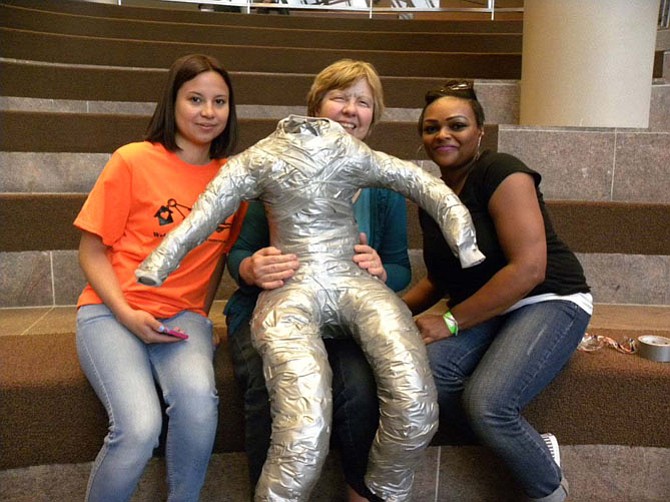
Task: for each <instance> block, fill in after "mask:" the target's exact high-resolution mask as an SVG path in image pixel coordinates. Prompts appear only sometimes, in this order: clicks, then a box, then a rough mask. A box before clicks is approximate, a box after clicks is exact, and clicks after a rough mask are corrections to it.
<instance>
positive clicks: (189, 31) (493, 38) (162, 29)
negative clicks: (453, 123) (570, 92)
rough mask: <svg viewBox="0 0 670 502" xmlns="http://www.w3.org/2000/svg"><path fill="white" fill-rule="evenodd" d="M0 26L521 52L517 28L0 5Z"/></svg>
mask: <svg viewBox="0 0 670 502" xmlns="http://www.w3.org/2000/svg"><path fill="white" fill-rule="evenodd" d="M0 19H1V20H2V21H1V22H0V23H1V25H2V26H4V27H8V28H14V29H19V30H28V31H33V32H40V33H51V34H61V35H72V36H91V37H96V38H108V39H128V40H130V39H132V40H144V41H163V42H180V43H191V44H196V43H199V44H206V45H229V46H264V47H268V46H269V47H303V48H305V47H306V48H310V49H352V50H383V51H434V52H475V53H477V52H483V53H487V52H493V53H495V52H502V53H506V52H516V53H518V52H521V50H522V46H521V36H522V35H521V33H453V34H452V33H448V32H445V31H441V32H424V33H422V32H418V31H414V32H402V31H387V32H384V31H369V30H367V29H366V28H365V27H361V28H359V29H352V28H350V27H347V29H345V30H341V31H334V30H314V29H307V28H301V29H286V28H271V27H267V26H258V27H256V26H236V25H228V26H221V25H202V24H192V23H179V22H162V21H149V20H139V19H110V18H105V17H86V16H80V15H73V14H63V13H49V12H41V13H39V14H38V15H37V14H36V12H35V11H34V10H31V9H24V8H16V7H14V6H9V5H2V4H0Z"/></svg>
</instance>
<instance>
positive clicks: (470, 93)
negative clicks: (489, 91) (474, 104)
mask: <svg viewBox="0 0 670 502" xmlns="http://www.w3.org/2000/svg"><path fill="white" fill-rule="evenodd" d="M445 96H454V97H457V98H466V99H474V100H476V99H477V94H475V86H474V82H473V81H472V80H449V81H447V82H446V83H445V84H444V85H443V86H442V87H440V88H439V89H433V90H430V91H428V92H427V93H426V103H427V104H428V103H432V102H433V101H435V100H436V99H437V98H443V97H445Z"/></svg>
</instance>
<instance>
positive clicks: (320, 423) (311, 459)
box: [251, 288, 332, 501]
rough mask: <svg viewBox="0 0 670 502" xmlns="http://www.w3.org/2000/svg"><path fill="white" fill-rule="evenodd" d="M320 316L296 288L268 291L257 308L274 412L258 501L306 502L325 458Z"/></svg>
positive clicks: (327, 393)
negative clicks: (317, 320) (318, 321)
mask: <svg viewBox="0 0 670 502" xmlns="http://www.w3.org/2000/svg"><path fill="white" fill-rule="evenodd" d="M267 293H269V294H267ZM318 317H319V314H318V305H316V303H315V301H314V298H313V296H312V295H311V294H310V293H309V292H307V291H302V290H300V289H297V288H282V289H281V290H273V291H269V292H266V293H264V294H263V295H261V297H260V299H259V301H258V304H257V306H256V311H255V313H254V318H253V320H252V324H251V332H252V340H253V343H254V345H255V347H256V349H257V350H258V352H259V353H260V354H261V357H262V358H263V371H264V374H265V380H266V385H267V387H268V393H269V395H270V402H271V409H272V439H271V442H270V449H269V450H268V456H267V460H266V462H265V464H264V466H263V472H262V474H261V478H260V480H259V481H258V485H257V487H256V500H258V501H269V500H282V501H306V500H308V498H309V494H310V492H311V490H312V488H313V487H314V484H315V483H316V481H317V480H318V478H319V474H320V473H321V468H322V467H323V463H324V461H325V459H326V455H327V454H328V446H329V440H330V431H331V428H330V423H331V416H332V401H331V380H332V374H331V370H330V366H329V365H328V355H327V353H326V351H325V348H324V346H323V342H322V340H321V337H320V336H319V326H318V323H317V322H316V321H315V318H316V319H318Z"/></svg>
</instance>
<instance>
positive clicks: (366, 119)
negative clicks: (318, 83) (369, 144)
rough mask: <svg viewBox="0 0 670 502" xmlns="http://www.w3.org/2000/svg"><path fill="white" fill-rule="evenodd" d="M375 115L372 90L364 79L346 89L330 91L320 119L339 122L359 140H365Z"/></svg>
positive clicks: (322, 103)
mask: <svg viewBox="0 0 670 502" xmlns="http://www.w3.org/2000/svg"><path fill="white" fill-rule="evenodd" d="M373 114H374V99H373V94H372V89H371V88H370V85H369V84H368V82H367V80H365V79H364V78H362V79H359V80H357V81H356V82H355V83H354V84H353V85H350V86H349V87H346V88H344V89H333V90H330V91H328V92H327V93H326V94H325V96H324V97H323V99H322V100H321V104H320V106H319V109H318V110H317V116H318V117H325V118H329V119H331V120H334V121H335V122H338V123H339V124H340V125H342V127H344V129H345V130H346V131H347V132H348V133H349V134H351V135H352V136H354V137H355V138H357V139H360V140H364V139H365V138H366V137H367V135H368V133H369V132H370V126H371V125H372V118H373Z"/></svg>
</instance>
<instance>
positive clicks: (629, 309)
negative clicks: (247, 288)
mask: <svg viewBox="0 0 670 502" xmlns="http://www.w3.org/2000/svg"><path fill="white" fill-rule="evenodd" d="M224 305H225V301H217V302H215V303H214V306H213V308H212V313H211V318H212V320H213V321H214V324H215V325H217V326H223V325H224V324H225V322H224V318H223V314H222V311H223V307H224ZM591 327H594V328H620V329H625V330H627V331H630V330H636V329H639V330H646V331H649V330H651V331H659V332H666V333H668V334H670V306H647V305H610V304H597V305H596V307H595V310H594V315H593V319H592V320H591ZM74 331H75V308H74V307H44V308H17V309H0V336H3V335H45V334H50V333H68V332H70V333H73V332H74Z"/></svg>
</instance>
